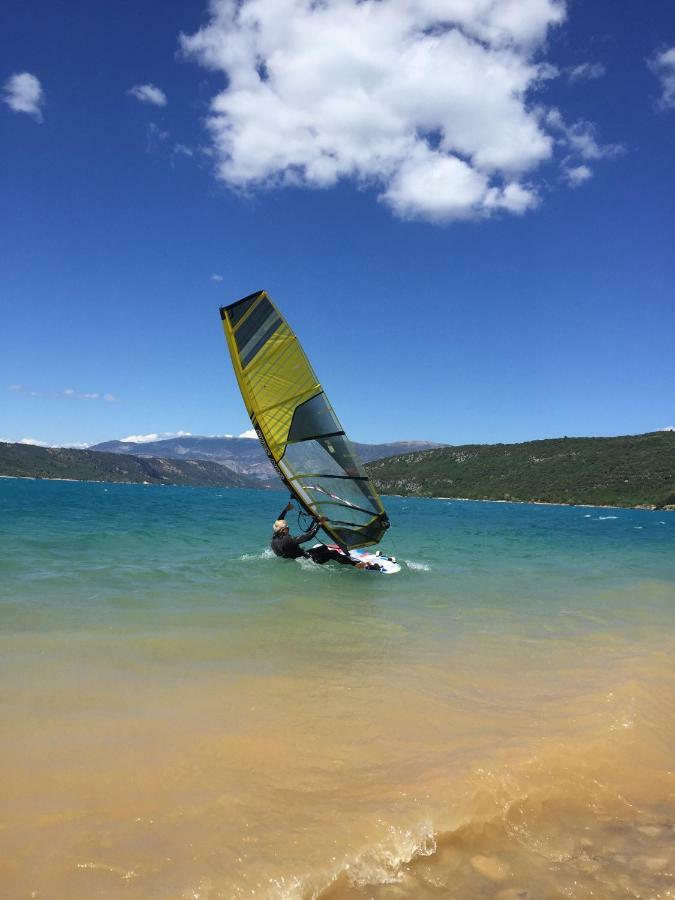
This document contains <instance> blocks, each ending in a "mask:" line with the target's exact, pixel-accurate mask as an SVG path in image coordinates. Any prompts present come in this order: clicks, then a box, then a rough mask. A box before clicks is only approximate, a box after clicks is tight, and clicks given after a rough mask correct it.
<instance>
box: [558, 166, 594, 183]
mask: <svg viewBox="0 0 675 900" xmlns="http://www.w3.org/2000/svg"><path fill="white" fill-rule="evenodd" d="M564 173H565V178H566V179H567V181H568V183H569V184H571V185H572V187H578V186H579V185H580V184H583V183H584V181H588V179H589V178H592V177H593V172H592V171H591V169H589V167H588V166H584V165H581V166H570V167H569V168H567V169H564Z"/></svg>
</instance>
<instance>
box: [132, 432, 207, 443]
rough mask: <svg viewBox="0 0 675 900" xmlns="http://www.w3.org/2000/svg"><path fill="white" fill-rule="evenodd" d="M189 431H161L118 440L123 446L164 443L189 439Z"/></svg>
mask: <svg viewBox="0 0 675 900" xmlns="http://www.w3.org/2000/svg"><path fill="white" fill-rule="evenodd" d="M191 436H192V432H190V431H161V432H152V433H151V434H130V435H129V436H128V437H123V438H120V440H121V441H123V442H124V443H125V444H151V443H153V442H154V441H164V440H167V439H168V438H175V437H191Z"/></svg>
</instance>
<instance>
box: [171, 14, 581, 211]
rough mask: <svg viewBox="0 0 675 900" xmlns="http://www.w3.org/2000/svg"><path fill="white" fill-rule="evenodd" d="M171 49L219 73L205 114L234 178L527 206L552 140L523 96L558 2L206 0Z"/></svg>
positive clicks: (541, 67)
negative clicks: (196, 24) (341, 184)
mask: <svg viewBox="0 0 675 900" xmlns="http://www.w3.org/2000/svg"><path fill="white" fill-rule="evenodd" d="M210 11H211V19H210V21H209V22H208V23H207V24H206V25H205V26H204V27H203V28H201V29H200V30H199V31H197V32H196V33H195V34H192V35H183V36H182V38H181V40H182V47H183V50H184V52H185V53H186V54H187V55H189V56H192V57H193V58H195V59H196V60H197V61H198V62H199V63H201V64H202V65H203V66H205V67H207V68H210V69H213V70H215V71H220V72H224V73H225V74H226V76H227V79H228V84H227V87H226V88H225V90H223V91H222V92H221V93H219V94H218V95H217V96H216V97H214V98H213V100H212V103H211V110H210V115H209V118H208V121H207V125H208V128H209V131H210V133H211V137H212V141H213V146H214V151H215V157H214V158H215V162H216V170H217V175H218V177H219V178H220V179H222V180H223V181H225V182H226V183H227V184H229V185H230V186H231V187H233V188H235V189H247V188H251V187H275V186H286V185H301V186H306V187H329V186H331V185H334V184H336V183H337V182H338V181H339V180H340V179H352V180H354V181H356V182H357V183H359V184H362V185H364V186H374V187H376V188H377V189H378V190H379V195H380V199H381V200H382V201H383V202H384V203H386V204H387V205H388V206H390V207H391V208H392V210H393V211H394V212H395V213H397V214H398V215H400V216H405V217H423V218H428V219H432V220H451V219H458V218H466V217H468V216H476V215H487V214H490V213H492V212H494V211H496V210H506V211H509V212H514V213H522V212H524V211H525V210H526V209H530V208H532V207H533V206H535V205H536V203H537V193H536V188H535V187H534V186H533V185H532V183H531V177H529V178H528V179H527V181H525V180H524V179H525V177H526V175H527V173H532V172H533V171H534V170H536V168H537V167H538V166H539V165H540V164H541V163H543V162H544V161H546V160H547V159H549V158H550V156H551V155H552V153H553V149H554V140H553V139H552V136H551V134H550V133H549V128H548V125H547V123H546V120H545V117H542V116H541V115H540V114H539V112H538V110H536V109H534V108H533V107H532V106H531V102H530V98H531V94H532V92H533V91H535V90H536V89H537V88H538V87H540V86H541V85H542V84H543V83H544V82H545V81H546V80H547V79H548V78H551V77H553V76H554V75H555V74H556V70H555V69H554V68H553V67H552V66H550V65H547V64H546V63H545V62H543V61H542V60H541V59H540V55H541V53H540V51H541V49H542V47H543V45H544V41H545V39H546V37H547V35H548V34H549V32H550V30H551V29H552V28H553V27H554V26H556V25H558V24H560V23H561V22H562V21H563V19H564V17H565V6H564V3H563V2H562V0H471V2H469V0H443V2H441V0H379V2H359V0H325V2H311V0H212V2H211V4H210Z"/></svg>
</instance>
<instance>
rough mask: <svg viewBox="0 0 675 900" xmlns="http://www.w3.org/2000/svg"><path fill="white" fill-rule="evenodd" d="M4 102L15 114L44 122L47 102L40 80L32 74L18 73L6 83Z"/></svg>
mask: <svg viewBox="0 0 675 900" xmlns="http://www.w3.org/2000/svg"><path fill="white" fill-rule="evenodd" d="M4 90H5V96H4V101H5V103H6V104H7V106H9V108H10V109H13V110H14V112H22V113H27V114H28V115H29V116H33V118H34V119H35V120H36V121H37V122H42V107H43V105H44V102H45V95H44V91H43V90H42V85H41V84H40V79H39V78H38V77H37V76H36V75H31V73H30V72H17V73H16V74H14V75H12V76H11V77H10V78H8V79H7V81H6V82H5V88H4Z"/></svg>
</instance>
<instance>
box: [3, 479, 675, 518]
mask: <svg viewBox="0 0 675 900" xmlns="http://www.w3.org/2000/svg"><path fill="white" fill-rule="evenodd" d="M0 478H7V479H11V478H16V479H21V480H23V481H69V482H72V483H78V482H79V483H81V484H137V485H144V486H146V487H187V488H205V489H207V490H218V491H223V490H227V491H241V490H244V491H250V490H261V491H269V490H271V489H270V488H265V487H260V488H255V487H253V488H250V487H245V488H243V487H225V486H219V485H208V484H173V483H170V482H162V481H102V480H99V479H89V478H61V477H57V478H40V477H38V476H37V475H0ZM279 490H280V491H281V488H280V489H279ZM382 496H383V497H401V498H403V499H405V498H408V497H412V498H413V499H415V500H446V501H453V500H459V501H461V502H462V503H518V504H520V505H521V506H565V507H569V508H571V509H574V508H577V509H640V510H643V511H644V512H663V513H670V512H675V506H671V505H670V504H669V505H667V506H662V507H658V506H654V505H646V504H636V505H635V506H620V505H617V504H615V503H562V502H561V503H556V502H554V501H552V500H496V499H495V500H489V499H484V498H477V497H428V496H425V495H421V494H384V493H382Z"/></svg>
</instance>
